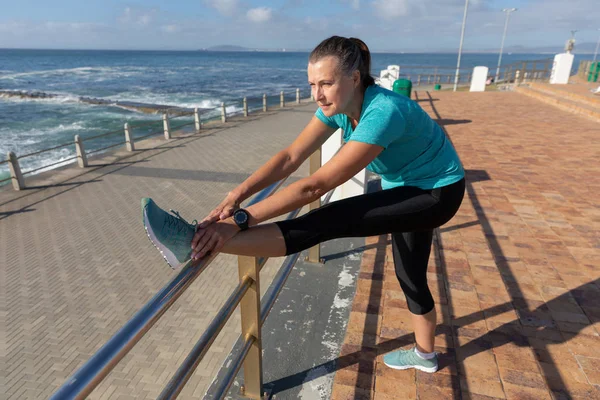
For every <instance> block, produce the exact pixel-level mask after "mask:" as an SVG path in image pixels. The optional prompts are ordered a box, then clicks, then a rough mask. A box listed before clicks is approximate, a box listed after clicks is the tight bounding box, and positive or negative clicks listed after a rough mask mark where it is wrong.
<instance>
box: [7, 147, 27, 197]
mask: <svg viewBox="0 0 600 400" xmlns="http://www.w3.org/2000/svg"><path fill="white" fill-rule="evenodd" d="M7 160H8V169H9V170H10V177H11V178H12V184H13V189H15V190H21V189H25V179H23V174H22V173H21V167H20V166H19V159H18V158H17V155H16V154H15V153H13V152H12V151H9V152H8V158H7Z"/></svg>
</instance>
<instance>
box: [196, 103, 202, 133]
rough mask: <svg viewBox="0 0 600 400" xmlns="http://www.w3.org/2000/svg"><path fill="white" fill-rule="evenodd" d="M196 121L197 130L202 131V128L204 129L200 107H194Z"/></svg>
mask: <svg viewBox="0 0 600 400" xmlns="http://www.w3.org/2000/svg"><path fill="white" fill-rule="evenodd" d="M194 122H195V123H196V132H200V129H202V123H201V122H200V113H199V112H198V107H196V108H194Z"/></svg>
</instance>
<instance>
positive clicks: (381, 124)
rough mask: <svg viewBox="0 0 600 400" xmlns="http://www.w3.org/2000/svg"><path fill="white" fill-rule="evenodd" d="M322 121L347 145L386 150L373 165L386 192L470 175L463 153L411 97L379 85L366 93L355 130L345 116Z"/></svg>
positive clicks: (439, 184) (319, 114) (320, 113)
mask: <svg viewBox="0 0 600 400" xmlns="http://www.w3.org/2000/svg"><path fill="white" fill-rule="evenodd" d="M315 115H316V116H317V118H319V119H320V120H321V121H323V122H324V123H325V124H327V125H329V126H330V127H332V128H336V129H337V128H341V129H342V130H343V131H344V136H343V138H344V142H348V141H351V140H353V141H357V142H363V143H368V144H376V145H379V146H381V147H383V148H384V150H383V151H382V152H381V153H379V155H378V156H377V158H376V159H375V160H373V161H372V162H371V163H370V164H369V165H368V166H367V169H368V170H369V171H372V172H375V173H377V174H379V175H380V176H381V186H382V188H383V189H390V188H394V187H398V186H416V187H419V188H421V189H435V188H438V187H443V186H447V185H450V184H452V183H454V182H458V181H459V180H461V179H462V178H463V177H464V176H465V172H464V170H463V167H462V164H461V162H460V159H459V158H458V154H456V151H455V150H454V146H452V143H450V141H449V140H448V138H447V137H446V134H445V133H444V131H443V130H442V128H440V126H439V125H438V124H437V123H435V122H434V121H433V120H432V119H431V118H430V117H429V115H428V114H427V113H426V112H425V111H424V110H423V109H422V108H421V107H420V106H419V105H418V104H417V103H416V102H414V101H412V100H411V99H409V98H408V97H405V96H402V95H400V94H398V93H394V92H392V91H391V90H387V89H384V88H382V87H380V86H377V85H371V86H369V87H368V88H367V90H366V91H365V95H364V100H363V105H362V110H361V114H360V119H359V121H358V125H357V126H356V128H355V129H352V125H351V123H350V118H348V117H347V116H346V115H345V114H337V115H334V116H332V117H326V116H325V115H324V114H323V111H321V109H320V108H319V109H318V110H317V112H316V113H315Z"/></svg>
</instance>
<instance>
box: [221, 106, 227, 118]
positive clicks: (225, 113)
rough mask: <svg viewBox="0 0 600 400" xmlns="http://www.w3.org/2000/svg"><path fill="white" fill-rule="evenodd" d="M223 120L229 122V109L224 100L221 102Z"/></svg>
mask: <svg viewBox="0 0 600 400" xmlns="http://www.w3.org/2000/svg"><path fill="white" fill-rule="evenodd" d="M221 122H223V123H225V122H227V111H226V110H225V103H224V102H221Z"/></svg>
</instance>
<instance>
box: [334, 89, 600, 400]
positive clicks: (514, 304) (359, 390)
mask: <svg viewBox="0 0 600 400" xmlns="http://www.w3.org/2000/svg"><path fill="white" fill-rule="evenodd" d="M417 97H418V99H419V101H420V104H421V105H422V106H423V107H424V108H425V109H426V110H427V111H428V112H429V113H430V114H431V115H432V116H433V117H436V118H437V119H438V122H440V124H442V125H444V127H445V129H446V130H447V131H448V133H449V135H450V137H451V139H452V141H453V142H454V144H455V145H456V147H457V149H458V152H459V154H460V155H461V158H462V160H463V163H464V165H465V167H466V169H467V181H468V184H467V193H466V195H465V199H464V201H463V204H462V206H461V209H460V211H459V212H458V215H457V216H456V217H455V218H454V219H453V220H452V221H450V222H449V223H448V224H447V225H446V226H444V227H442V228H441V229H440V230H439V231H438V232H437V233H436V236H435V241H434V247H433V251H432V254H431V263H430V268H429V274H428V278H429V281H430V283H431V289H432V292H433V295H434V297H435V299H436V311H437V315H438V330H437V337H436V345H437V346H438V347H437V351H439V352H441V353H442V356H441V370H440V371H439V372H438V373H436V374H426V373H422V372H417V373H415V371H414V370H412V371H396V370H392V369H389V368H386V367H385V365H384V364H383V362H382V357H383V354H385V353H386V352H388V351H390V350H393V349H397V348H401V347H403V348H408V347H410V346H412V343H414V337H413V334H412V332H413V330H412V324H411V320H410V314H409V312H408V310H407V308H406V303H405V300H404V296H403V294H402V292H401V291H400V287H399V285H398V282H397V280H396V277H395V274H394V269H393V262H392V255H391V246H390V245H389V244H388V243H389V241H388V240H389V238H388V237H386V236H381V237H373V238H369V240H368V243H369V245H367V247H369V246H370V248H369V249H368V250H366V251H365V254H364V256H363V260H362V266H361V273H360V275H359V280H358V283H357V294H356V297H355V299H354V303H353V308H352V312H351V315H350V320H349V326H348V331H347V334H346V339H345V343H344V345H343V347H342V352H341V354H340V356H339V358H338V359H337V363H338V368H339V369H338V372H337V374H336V377H335V383H334V388H333V394H332V398H333V399H336V400H340V399H375V400H396V399H421V400H425V399H433V400H441V399H473V400H475V399H478V400H483V399H486V400H492V399H531V400H545V399H560V400H566V399H581V400H584V399H585V400H590V399H600V337H599V336H598V334H599V333H600V303H599V302H598V301H599V299H600V261H599V260H600V207H599V206H600V203H599V201H598V199H599V198H600V179H599V178H598V177H599V174H600V169H599V166H600V159H599V155H600V141H599V140H598V139H599V136H600V129H599V128H598V124H597V123H596V122H594V121H592V120H590V119H588V118H586V117H583V116H577V115H573V114H570V113H568V112H565V111H561V110H559V109H557V108H555V107H553V106H551V105H547V104H545V103H542V102H539V101H537V100H535V99H531V98H529V97H526V96H523V95H520V94H518V93H505V92H491V93H440V92H432V93H431V96H429V95H428V94H426V93H418V96H417Z"/></svg>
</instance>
